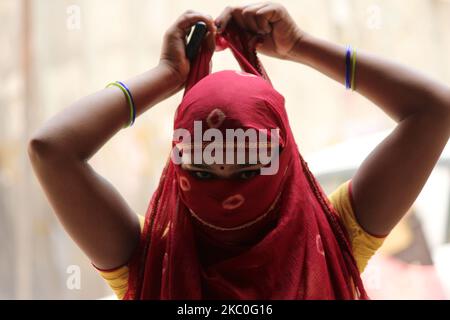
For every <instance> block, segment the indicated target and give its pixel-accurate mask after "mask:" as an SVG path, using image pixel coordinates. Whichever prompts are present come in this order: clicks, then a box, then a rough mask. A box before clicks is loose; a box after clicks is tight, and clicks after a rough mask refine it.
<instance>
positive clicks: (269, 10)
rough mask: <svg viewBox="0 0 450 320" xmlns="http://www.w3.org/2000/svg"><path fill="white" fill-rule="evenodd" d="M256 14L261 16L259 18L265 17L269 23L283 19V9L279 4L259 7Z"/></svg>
mask: <svg viewBox="0 0 450 320" xmlns="http://www.w3.org/2000/svg"><path fill="white" fill-rule="evenodd" d="M256 14H257V15H258V16H259V17H261V18H259V19H265V20H267V22H268V23H269V24H274V23H276V22H278V21H280V20H281V19H282V15H281V9H280V7H279V6H278V5H277V4H268V5H266V6H265V7H263V8H261V9H259V10H258V11H257V12H256Z"/></svg>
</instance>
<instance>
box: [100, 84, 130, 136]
mask: <svg viewBox="0 0 450 320" xmlns="http://www.w3.org/2000/svg"><path fill="white" fill-rule="evenodd" d="M112 86H115V87H118V88H119V89H120V90H122V92H123V94H124V95H125V97H126V98H127V101H128V106H129V107H130V121H129V122H128V124H127V125H124V128H126V127H131V126H132V125H133V123H134V120H135V119H136V105H135V104H134V100H133V96H132V95H131V91H130V89H128V87H127V86H126V85H125V84H124V83H123V82H120V81H116V82H111V83H110V84H108V85H107V86H106V88H109V87H112Z"/></svg>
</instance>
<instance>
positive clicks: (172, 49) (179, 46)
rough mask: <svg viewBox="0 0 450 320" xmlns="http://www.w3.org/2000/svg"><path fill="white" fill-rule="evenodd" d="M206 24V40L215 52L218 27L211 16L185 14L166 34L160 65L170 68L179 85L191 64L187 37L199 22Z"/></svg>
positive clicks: (182, 82) (194, 13) (184, 79)
mask: <svg viewBox="0 0 450 320" xmlns="http://www.w3.org/2000/svg"><path fill="white" fill-rule="evenodd" d="M199 21H203V22H204V23H206V26H207V29H208V33H207V34H206V39H207V41H208V43H209V48H210V50H212V51H214V50H215V35H216V30H217V28H216V26H215V24H214V20H213V18H212V17H211V16H210V15H206V14H202V13H199V12H195V11H192V10H187V11H186V12H185V13H183V14H182V15H181V16H180V17H179V18H178V19H177V20H176V21H175V23H174V24H173V25H172V26H171V27H170V28H169V29H168V30H167V31H166V33H165V34H164V40H163V46H162V50H161V56H160V61H159V64H160V65H162V66H164V67H168V68H169V70H170V71H171V72H173V75H174V77H176V79H178V82H179V83H178V85H179V86H182V85H183V84H184V83H185V81H186V79H187V76H188V74H189V69H190V62H189V59H188V58H187V57H186V44H187V43H186V37H187V35H188V34H189V31H190V30H191V27H192V26H194V25H195V24H196V23H197V22H199Z"/></svg>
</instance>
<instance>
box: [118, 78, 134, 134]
mask: <svg viewBox="0 0 450 320" xmlns="http://www.w3.org/2000/svg"><path fill="white" fill-rule="evenodd" d="M116 82H117V83H118V84H120V85H121V86H122V87H124V88H125V90H127V92H128V94H129V95H130V99H131V107H132V110H133V112H132V117H131V122H130V127H131V126H132V125H133V124H134V120H135V119H136V105H135V104H134V100H133V95H132V94H131V91H130V89H129V88H128V87H127V85H126V84H125V83H123V82H121V81H116Z"/></svg>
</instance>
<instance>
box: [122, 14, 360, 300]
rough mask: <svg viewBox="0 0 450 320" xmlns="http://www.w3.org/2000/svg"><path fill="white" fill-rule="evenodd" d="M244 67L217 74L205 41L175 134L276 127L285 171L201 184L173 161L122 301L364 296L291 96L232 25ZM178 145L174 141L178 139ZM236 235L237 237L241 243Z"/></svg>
mask: <svg viewBox="0 0 450 320" xmlns="http://www.w3.org/2000/svg"><path fill="white" fill-rule="evenodd" d="M216 43H217V48H218V50H221V49H225V48H229V49H231V50H232V53H233V55H234V56H235V57H236V59H237V60H238V62H239V64H240V66H241V68H242V70H243V71H230V70H227V71H221V72H216V73H213V74H210V71H211V63H210V61H211V57H212V52H210V51H209V50H208V48H207V45H206V44H204V45H203V46H202V48H201V49H200V52H199V54H198V55H197V57H196V59H195V61H194V62H193V64H192V67H191V71H190V75H189V78H188V81H187V84H186V90H185V95H184V97H183V100H182V102H181V104H180V105H179V107H178V109H177V114H176V116H175V123H174V129H179V128H183V129H186V130H188V131H189V132H190V133H191V134H192V135H193V128H194V121H201V123H202V127H203V128H204V129H207V128H211V127H214V128H217V129H218V130H221V131H223V130H225V129H229V128H233V129H236V128H242V129H248V128H253V129H274V128H278V129H279V132H280V134H279V136H280V143H281V147H282V152H281V153H280V156H279V169H278V171H277V173H276V174H273V175H260V176H256V177H254V178H252V179H250V180H248V181H240V180H233V179H216V180H206V181H204V180H198V179H196V178H194V177H192V176H191V175H189V174H188V172H186V171H185V170H183V169H182V168H181V167H180V165H177V164H174V163H173V162H172V161H170V160H169V161H168V162H167V164H166V166H165V168H164V171H163V173H162V176H161V179H160V183H159V186H158V188H157V190H156V191H155V193H154V195H153V197H152V199H151V201H150V204H149V207H148V211H147V214H146V219H145V224H144V230H143V232H142V234H141V240H140V243H139V246H138V248H137V250H136V252H135V254H134V255H133V258H132V260H131V262H130V265H129V267H130V275H129V284H128V291H127V293H126V295H125V299H355V298H359V299H365V298H367V295H366V293H365V290H364V287H363V284H362V281H361V278H360V275H359V271H358V269H357V266H356V262H355V260H354V258H353V255H352V252H351V248H350V245H349V241H348V237H347V234H346V232H345V229H344V227H343V226H342V224H341V222H340V220H339V219H338V216H337V214H336V212H335V210H334V209H333V208H332V206H331V204H330V203H329V202H328V199H327V197H326V195H325V194H324V192H323V190H322V188H321V187H320V185H319V184H318V182H317V181H316V179H315V178H314V176H313V175H312V174H311V172H310V171H309V169H308V166H307V163H306V162H305V161H304V160H303V158H302V156H301V155H300V153H299V152H298V148H297V145H296V143H295V141H294V137H293V135H292V132H291V129H290V126H289V121H288V118H287V114H286V110H285V107H284V98H283V96H282V95H281V94H280V93H278V92H277V91H276V90H275V89H274V88H273V87H272V85H271V82H270V80H269V78H268V76H267V74H266V72H265V70H264V68H263V67H262V66H261V64H260V61H259V60H258V58H257V56H256V52H255V50H254V48H255V44H256V38H255V37H253V36H252V35H250V34H249V33H246V32H243V31H242V30H238V29H237V26H236V25H235V24H233V23H230V24H229V25H228V26H227V29H226V30H225V32H224V33H223V34H221V35H218V36H217V38H216ZM174 143H175V142H174ZM236 239H240V240H239V241H238V242H236Z"/></svg>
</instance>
